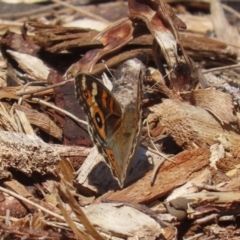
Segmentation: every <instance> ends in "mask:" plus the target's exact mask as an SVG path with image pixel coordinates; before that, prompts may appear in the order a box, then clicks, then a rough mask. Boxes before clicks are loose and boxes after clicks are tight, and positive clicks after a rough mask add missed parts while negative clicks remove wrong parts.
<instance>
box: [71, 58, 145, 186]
mask: <svg viewBox="0 0 240 240" xmlns="http://www.w3.org/2000/svg"><path fill="white" fill-rule="evenodd" d="M139 65H140V66H142V65H143V64H142V63H141V62H140V61H139V60H138V59H131V60H128V61H126V62H125V63H124V64H122V67H121V68H120V70H119V71H121V76H122V77H121V78H120V79H119V80H118V81H115V82H113V88H112V90H111V91H109V90H108V88H107V87H105V86H104V85H103V83H101V82H100V81H98V80H97V79H95V78H94V77H92V76H90V75H86V74H79V75H78V76H77V77H76V79H75V90H76V95H77V99H78V100H79V103H80V105H81V106H82V107H83V109H84V112H85V114H86V116H87V120H88V126H89V133H90V135H91V138H92V140H93V142H94V143H95V144H96V146H97V148H98V151H99V152H100V153H101V154H102V156H103V157H104V159H105V161H106V163H107V164H108V166H109V167H110V169H111V172H112V175H113V177H114V178H116V179H117V180H118V182H119V185H120V187H121V188H122V187H123V185H124V181H125V178H126V176H127V175H128V173H129V170H130V169H131V166H132V163H133V161H134V159H135V158H134V157H135V153H136V150H137V147H138V144H139V138H140V133H141V128H142V121H141V115H142V109H141V101H142V85H143V71H142V70H140V69H141V67H140V66H139ZM126 71H131V72H130V73H129V72H128V73H127V72H126ZM129 75H130V77H129ZM125 76H128V77H127V78H126V77H125Z"/></svg>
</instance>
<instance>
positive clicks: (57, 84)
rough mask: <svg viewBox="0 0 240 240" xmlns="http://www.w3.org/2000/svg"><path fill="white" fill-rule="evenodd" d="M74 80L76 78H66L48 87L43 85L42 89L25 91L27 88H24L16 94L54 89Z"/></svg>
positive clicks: (21, 94)
mask: <svg viewBox="0 0 240 240" xmlns="http://www.w3.org/2000/svg"><path fill="white" fill-rule="evenodd" d="M72 81H74V79H69V80H66V81H63V82H60V83H56V84H53V85H51V86H48V87H43V88H41V89H34V90H29V91H25V89H24V90H23V91H19V92H17V93H16V95H17V96H23V95H28V94H33V93H37V92H43V91H45V90H49V89H52V88H55V87H60V86H63V85H65V84H66V83H68V82H72ZM33 83H34V82H33ZM38 83H39V82H38ZM45 83H47V82H45Z"/></svg>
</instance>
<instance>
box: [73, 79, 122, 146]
mask: <svg viewBox="0 0 240 240" xmlns="http://www.w3.org/2000/svg"><path fill="white" fill-rule="evenodd" d="M75 91H76V95H77V99H78V100H79V102H80V105H81V106H82V107H83V109H84V112H85V114H86V116H87V120H88V123H89V126H90V127H91V128H92V129H91V130H92V131H91V133H92V134H93V135H94V136H92V139H93V141H94V142H95V138H96V137H97V138H99V137H100V139H102V141H107V139H108V137H109V135H111V134H113V131H114V129H116V128H117V126H118V124H119V122H120V120H121V116H122V112H121V108H120V106H119V104H118V102H117V101H116V99H115V98H114V97H112V96H111V93H110V92H109V90H108V89H107V88H106V87H105V86H104V85H103V84H102V83H101V82H99V81H98V80H97V79H95V78H93V77H92V76H89V75H85V74H79V75H78V76H77V77H76V79H75ZM109 124H111V126H112V128H108V125H109Z"/></svg>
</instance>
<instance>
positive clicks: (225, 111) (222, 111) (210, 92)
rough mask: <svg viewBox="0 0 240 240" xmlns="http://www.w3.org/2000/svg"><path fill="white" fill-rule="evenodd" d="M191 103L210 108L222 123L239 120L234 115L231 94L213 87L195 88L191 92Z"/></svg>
mask: <svg viewBox="0 0 240 240" xmlns="http://www.w3.org/2000/svg"><path fill="white" fill-rule="evenodd" d="M190 103H191V104H193V105H195V106H199V107H201V108H204V109H206V110H208V111H209V112H211V113H212V114H213V115H214V116H215V117H217V118H218V119H219V120H220V121H221V123H222V124H223V123H227V124H229V123H230V122H236V120H237V118H236V117H235V116H234V115H233V101H232V97H231V95H230V94H227V93H223V92H220V91H217V90H216V89H212V88H210V89H200V90H195V91H192V92H191V94H190Z"/></svg>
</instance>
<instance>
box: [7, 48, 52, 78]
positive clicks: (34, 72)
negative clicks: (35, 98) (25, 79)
mask: <svg viewBox="0 0 240 240" xmlns="http://www.w3.org/2000/svg"><path fill="white" fill-rule="evenodd" d="M7 52H8V53H9V54H10V55H11V56H12V57H13V58H14V59H15V60H16V61H17V63H18V64H19V66H20V68H21V69H22V70H23V71H24V72H26V73H28V74H29V75H30V76H31V77H33V78H35V79H37V80H41V81H46V80H47V78H48V75H49V73H50V69H49V68H48V67H47V66H46V65H45V64H44V63H43V62H42V61H41V60H40V59H38V58H37V57H34V56H32V55H28V54H25V53H19V52H14V51H11V50H8V51H7Z"/></svg>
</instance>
